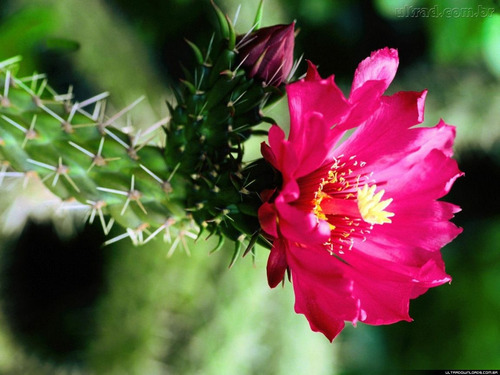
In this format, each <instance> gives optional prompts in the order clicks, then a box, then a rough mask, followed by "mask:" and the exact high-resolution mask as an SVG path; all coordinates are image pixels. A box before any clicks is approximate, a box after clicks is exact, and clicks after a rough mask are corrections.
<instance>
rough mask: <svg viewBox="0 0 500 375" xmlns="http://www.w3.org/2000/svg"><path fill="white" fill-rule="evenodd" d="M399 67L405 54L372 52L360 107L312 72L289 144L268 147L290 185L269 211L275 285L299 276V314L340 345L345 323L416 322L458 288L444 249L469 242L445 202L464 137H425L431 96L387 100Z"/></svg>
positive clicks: (269, 196)
mask: <svg viewBox="0 0 500 375" xmlns="http://www.w3.org/2000/svg"><path fill="white" fill-rule="evenodd" d="M398 61H399V60H398V54H397V51H396V50H394V49H388V48H384V49H381V50H379V51H376V52H373V53H372V54H371V56H370V57H368V58H367V59H365V60H364V61H362V62H361V64H360V65H359V66H358V68H357V70H356V72H355V75H354V81H353V84H352V88H351V93H350V96H349V99H346V98H345V97H344V95H343V94H342V92H341V91H340V89H339V88H338V87H337V85H336V84H335V82H334V79H333V76H332V77H329V78H327V79H322V78H321V77H320V76H319V74H318V72H317V70H316V68H315V67H314V66H313V65H312V64H310V63H309V69H308V72H307V76H306V77H305V79H303V80H301V81H298V82H296V83H294V84H291V85H289V86H287V94H288V105H289V108H290V134H289V136H288V138H286V137H285V133H284V132H283V130H282V129H281V128H279V127H278V126H277V125H273V126H272V127H271V129H270V132H269V145H267V144H265V143H263V144H262V153H263V155H264V157H265V159H266V160H267V161H268V162H269V163H271V164H272V165H273V167H274V168H276V169H277V170H278V171H279V172H280V173H281V176H282V181H283V182H282V186H281V187H279V189H277V190H276V191H273V192H269V191H267V192H264V194H263V199H264V200H265V203H264V204H263V205H262V206H261V207H260V209H259V220H260V222H261V226H262V228H263V230H264V231H265V232H266V233H267V234H268V235H269V238H270V239H271V240H272V241H273V247H272V249H271V253H270V256H269V259H268V264H267V274H268V281H269V285H270V286H271V287H275V286H276V285H278V284H279V283H280V282H281V281H282V280H283V277H284V274H285V272H286V271H287V270H288V271H289V272H290V273H291V278H292V283H293V288H294V292H295V311H296V312H297V313H300V314H304V315H305V316H306V318H307V320H308V321H309V323H310V325H311V328H312V329H313V330H314V331H319V332H322V333H323V334H324V335H325V336H326V337H327V338H328V339H329V340H330V341H331V340H333V339H334V338H335V336H337V334H338V333H339V332H340V331H341V330H342V329H343V328H344V326H345V323H344V322H345V321H350V322H352V323H353V324H356V322H358V321H361V322H364V323H367V324H372V325H380V324H390V323H394V322H397V321H400V320H407V321H410V320H411V318H410V316H409V315H408V309H409V300H410V299H412V298H416V297H418V296H419V295H421V294H423V293H425V292H426V291H427V290H428V289H429V288H431V287H435V286H438V285H441V284H443V283H446V282H449V281H450V280H451V278H450V276H448V275H447V274H446V273H445V270H444V263H443V260H442V258H441V254H440V249H441V247H442V246H444V245H445V244H447V243H448V242H450V241H451V240H452V239H453V238H455V237H456V236H457V235H458V234H459V233H460V232H461V229H460V228H457V227H456V226H455V225H454V224H453V223H451V222H450V221H449V219H450V218H452V217H453V214H454V213H456V212H458V211H459V207H457V206H455V205H452V204H450V203H446V202H442V201H438V200H437V199H439V198H441V197H442V196H444V195H445V194H446V193H448V191H449V190H450V188H451V186H452V184H453V182H454V181H455V179H456V178H458V177H459V176H461V175H462V173H461V172H460V171H459V169H458V167H457V163H456V162H455V160H453V159H452V158H451V156H452V145H453V140H454V137H455V128H454V127H452V126H449V125H447V124H445V123H444V122H443V121H440V122H439V124H437V125H436V126H435V127H432V128H426V127H414V125H416V124H419V123H421V122H422V121H423V111H424V100H425V95H426V91H423V92H411V91H405V92H398V93H396V94H394V95H391V96H383V95H382V94H383V93H384V91H385V90H386V88H387V87H388V86H389V84H390V83H391V81H392V79H393V78H394V76H395V74H396V70H397V66H398ZM349 129H353V133H352V134H351V135H350V136H349V137H348V138H347V139H345V140H344V141H342V138H343V136H344V135H345V134H346V131H347V130H349Z"/></svg>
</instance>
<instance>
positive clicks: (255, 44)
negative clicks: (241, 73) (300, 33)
mask: <svg viewBox="0 0 500 375" xmlns="http://www.w3.org/2000/svg"><path fill="white" fill-rule="evenodd" d="M294 26H295V23H291V24H290V25H275V26H269V27H264V28H262V29H259V30H257V31H254V32H252V33H250V34H247V35H243V36H239V37H238V40H237V44H236V48H237V50H238V59H239V62H240V63H241V66H242V67H243V68H244V69H245V70H246V72H247V75H248V76H249V77H250V78H255V79H257V80H259V81H262V82H263V83H264V84H265V85H272V86H279V85H280V84H281V83H282V82H284V81H285V80H286V79H287V78H288V75H289V74H290V71H291V70H292V66H293V47H294V42H295V35H294Z"/></svg>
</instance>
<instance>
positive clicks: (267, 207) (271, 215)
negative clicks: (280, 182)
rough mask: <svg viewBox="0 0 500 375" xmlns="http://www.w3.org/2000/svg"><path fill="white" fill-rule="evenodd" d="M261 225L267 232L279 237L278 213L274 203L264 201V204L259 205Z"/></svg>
mask: <svg viewBox="0 0 500 375" xmlns="http://www.w3.org/2000/svg"><path fill="white" fill-rule="evenodd" d="M258 216H259V222H260V226H261V227H262V229H263V230H264V232H266V233H267V234H270V235H271V236H273V237H274V238H277V237H278V224H277V222H276V221H277V218H278V214H277V212H276V209H275V208H274V204H271V203H267V202H264V203H263V204H262V206H260V207H259V211H258Z"/></svg>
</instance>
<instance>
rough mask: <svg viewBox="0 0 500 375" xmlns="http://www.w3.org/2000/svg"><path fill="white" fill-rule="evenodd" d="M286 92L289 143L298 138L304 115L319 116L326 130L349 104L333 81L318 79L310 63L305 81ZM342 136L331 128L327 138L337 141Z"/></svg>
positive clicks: (338, 118)
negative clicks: (320, 115) (314, 113)
mask: <svg viewBox="0 0 500 375" xmlns="http://www.w3.org/2000/svg"><path fill="white" fill-rule="evenodd" d="M286 90H287V94H288V107H289V109H290V136H289V140H290V141H291V142H294V140H295V138H301V137H302V133H303V125H304V119H305V117H306V116H307V114H308V113H311V112H317V113H321V114H322V115H323V119H324V122H325V124H326V126H327V127H328V128H332V127H334V125H335V124H337V123H338V122H339V121H340V119H341V118H342V117H344V116H345V115H346V113H348V111H349V104H348V102H347V100H346V99H345V97H344V94H343V93H342V91H341V90H340V89H339V88H338V87H337V85H336V84H335V81H334V77H333V76H331V77H329V78H327V79H321V77H320V76H319V74H318V73H317V71H316V68H315V67H314V66H313V65H312V64H311V63H309V70H308V74H307V77H306V79H303V80H300V81H297V82H295V83H292V84H291V85H288V86H287V87H286ZM342 134H343V131H342V132H339V131H336V130H335V128H334V129H333V131H331V132H330V133H329V137H330V138H331V139H337V138H339V137H341V136H342Z"/></svg>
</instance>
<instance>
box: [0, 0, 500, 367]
mask: <svg viewBox="0 0 500 375" xmlns="http://www.w3.org/2000/svg"><path fill="white" fill-rule="evenodd" d="M218 4H219V5H220V7H221V8H222V9H223V10H224V11H225V12H227V13H228V14H229V15H230V17H231V18H233V17H234V15H235V14H236V13H239V16H238V21H237V24H236V28H237V30H238V31H239V32H241V33H243V32H246V31H247V30H248V29H249V28H250V27H251V24H252V21H253V19H254V14H255V11H256V9H257V5H258V1H257V0H251V1H250V0H248V1H245V2H244V3H243V2H242V1H241V0H238V1H236V0H219V1H218ZM240 5H241V8H240V10H239V11H238V8H239V6H240ZM432 9H435V10H434V11H432ZM446 9H449V10H448V11H447V10H446ZM460 9H465V11H463V10H462V11H461V10H460ZM498 9H499V4H498V1H474V0H443V1H439V2H431V1H424V0H421V1H419V0H414V1H398V0H377V1H373V2H369V1H347V0H345V1H339V0H338V1H334V0H266V2H265V8H264V10H265V12H264V18H263V24H264V26H266V25H271V24H275V23H289V22H291V21H293V20H296V21H297V28H298V29H300V33H299V35H298V37H297V41H296V57H297V58H298V57H299V56H300V55H302V54H303V55H304V57H305V58H307V59H310V60H312V61H313V62H314V63H315V64H318V65H319V70H320V73H321V74H322V75H323V76H328V75H330V74H333V73H335V75H336V81H337V82H338V83H339V84H340V85H341V86H342V87H343V88H344V89H345V90H348V88H349V85H350V82H351V80H352V75H353V72H354V69H355V68H356V66H357V64H358V63H359V61H361V60H362V59H363V58H365V57H366V56H368V55H369V54H370V52H371V51H373V50H375V49H378V48H382V47H385V46H390V47H394V48H398V50H399V54H400V69H399V72H398V75H397V76H396V79H395V81H394V83H393V84H392V86H391V88H390V92H395V91H399V90H415V91H417V90H423V89H425V88H428V89H429V94H428V96H427V107H426V121H425V124H426V125H429V126H431V125H434V124H436V123H437V121H438V120H439V118H443V119H444V120H445V121H446V122H447V123H450V124H454V125H456V126H457V144H456V154H457V158H458V160H459V163H460V167H461V169H462V170H463V171H465V174H466V176H465V177H464V178H461V179H460V180H459V181H457V183H456V184H455V187H454V188H453V191H452V193H451V194H449V196H448V197H447V198H446V200H449V201H452V202H454V203H457V204H459V205H460V206H462V209H463V212H461V213H459V214H458V215H457V217H456V219H455V222H456V223H457V224H458V225H460V226H462V227H463V228H464V232H463V234H462V235H461V236H460V237H459V238H458V239H457V240H456V241H455V242H453V243H452V244H451V245H449V246H447V247H445V248H444V250H443V256H444V258H445V261H446V264H447V271H448V273H450V274H451V275H452V276H453V282H452V284H451V285H444V286H442V287H440V288H437V289H434V290H430V291H429V292H428V293H427V294H426V295H424V296H422V297H420V298H419V299H417V300H415V301H412V303H411V308H410V314H411V316H412V317H413V319H414V322H412V323H406V322H402V323H398V324H394V325H391V326H382V327H371V326H366V325H363V324H359V325H358V326H357V327H356V328H354V327H352V326H350V325H349V326H348V327H347V328H346V329H345V330H344V331H343V333H342V334H341V335H340V336H339V337H338V338H337V339H336V340H335V341H334V343H333V344H330V343H329V342H328V340H326V339H325V338H324V337H323V336H322V335H321V334H318V333H313V332H311V331H310V329H309V326H308V323H307V321H306V320H305V318H304V317H303V316H299V315H296V314H295V313H294V312H293V292H292V287H291V285H289V284H288V285H286V286H285V288H277V289H276V290H270V289H269V288H268V286H267V281H266V276H265V264H266V258H267V250H264V249H260V250H259V251H257V254H256V256H255V258H254V259H253V260H252V259H251V256H249V257H247V258H245V259H243V260H242V261H239V262H238V263H237V264H236V265H235V266H234V267H233V268H232V269H231V270H228V269H227V265H228V263H229V258H230V254H231V251H230V249H229V248H228V249H227V250H225V249H223V250H221V251H220V252H218V253H215V254H213V255H209V254H208V253H209V249H210V248H211V247H213V246H214V241H215V239H210V240H208V241H206V242H204V241H201V242H198V243H196V244H194V243H192V242H190V243H188V244H187V246H188V247H189V249H190V252H191V256H188V255H186V254H185V252H184V251H183V249H182V247H181V248H180V249H178V250H177V251H176V252H175V253H174V255H173V256H172V257H170V258H167V257H166V254H167V252H168V249H169V245H167V244H164V243H162V242H161V241H157V242H155V243H154V244H153V245H151V246H149V245H148V246H145V247H133V246H132V244H131V243H130V242H129V241H128V240H124V241H121V242H117V243H116V244H114V245H111V246H108V247H105V248H102V247H101V246H100V244H101V243H102V241H103V238H102V234H101V230H100V227H96V226H87V227H86V228H81V226H80V227H79V229H78V230H77V231H76V232H73V233H71V231H69V232H68V230H67V227H72V226H73V225H72V222H69V223H68V221H67V220H62V219H61V218H60V217H59V216H57V215H56V216H55V218H53V220H52V221H50V220H49V221H47V220H43V218H40V217H41V216H42V217H43V215H40V207H38V208H37V207H33V204H32V203H26V202H28V201H30V200H33V195H36V194H38V191H39V187H36V186H34V187H30V188H29V189H27V191H24V192H22V193H21V195H20V196H19V195H18V194H17V193H16V192H15V191H13V189H12V188H11V189H10V190H5V189H4V190H3V191H2V197H0V214H1V216H2V218H3V223H2V227H1V232H0V247H1V249H0V269H1V274H0V304H1V312H0V373H1V374H147V375H149V374H283V375H285V374H287V375H288V374H290V375H292V374H318V375H320V374H346V375H347V374H364V373H386V372H387V371H388V370H397V371H398V372H401V373H404V370H409V369H499V368H500V345H499V342H500V318H499V317H500V298H499V296H500V199H499V198H498V192H499V180H500V179H499V177H500V14H499V13H498ZM433 12H434V13H433ZM439 12H448V13H446V14H447V15H448V16H446V14H441V15H439ZM460 12H462V13H460ZM471 12H472V13H471ZM214 27H215V20H214V18H213V13H212V10H211V5H210V2H209V1H208V0H206V1H200V0H150V1H143V2H139V1H132V0H107V1H105V0H86V1H81V0H65V1H58V0H10V1H6V0H3V1H2V5H1V7H0V60H3V59H6V58H9V57H12V56H15V55H22V56H23V63H22V72H20V75H22V74H25V75H29V74H32V73H33V71H38V72H45V73H47V74H48V76H49V79H50V84H51V85H52V86H53V87H54V88H55V89H56V91H58V92H61V93H64V92H67V91H68V87H69V85H72V86H73V92H74V93H75V98H76V99H77V100H82V99H85V98H87V97H90V96H92V95H95V94H97V93H100V92H102V91H110V92H111V94H112V95H111V99H110V102H111V104H112V107H114V108H116V109H119V108H122V107H124V106H126V105H127V104H129V103H131V102H132V101H133V100H135V99H136V98H138V97H139V96H141V95H146V97H147V99H148V100H147V101H144V102H143V103H142V104H141V105H140V106H139V107H138V109H136V110H134V112H133V114H132V116H133V119H132V120H133V123H134V124H135V125H136V126H138V127H140V126H148V125H151V124H152V123H154V122H155V121H157V120H158V119H160V118H163V117H164V116H166V115H167V107H166V105H165V100H167V99H169V98H170V87H171V84H172V83H174V84H175V82H177V79H178V78H179V77H180V76H181V75H182V73H181V65H180V63H181V62H186V61H190V59H191V55H190V50H189V48H188V47H187V45H186V43H185V41H184V38H187V39H189V40H192V41H194V42H196V43H198V44H199V45H206V44H207V43H208V41H209V39H210V36H211V33H212V30H213V28H214ZM304 71H305V64H304V63H303V64H302V65H301V66H300V68H299V74H302V73H304ZM269 115H270V116H272V117H274V118H275V119H277V120H278V122H279V123H281V124H286V121H287V114H286V103H285V102H284V101H283V102H282V103H280V105H278V106H276V107H274V108H273V109H271V110H270V111H269ZM261 140H262V139H258V140H255V142H254V143H253V144H250V145H248V152H249V155H250V157H258V155H259V151H258V142H260V141H261ZM15 197H17V198H16V199H17V200H16V201H15V202H16V205H17V206H15V207H16V209H15V210H17V211H19V210H20V207H31V208H32V209H33V210H34V211H35V214H34V215H33V216H34V217H35V219H34V220H32V221H29V222H28V223H26V224H24V221H23V219H24V217H22V215H21V217H20V215H19V212H17V215H15V216H13V215H12V212H13V211H12V206H9V205H8V203H12V201H14V199H15ZM26 209H27V208H26ZM9 210H10V211H9ZM45 211H46V212H49V210H45ZM14 218H15V220H14ZM77 227H78V226H77ZM65 228H66V231H65V230H64V229H65ZM116 230H117V232H116V234H119V233H120V232H119V229H118V228H117V229H116Z"/></svg>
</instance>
